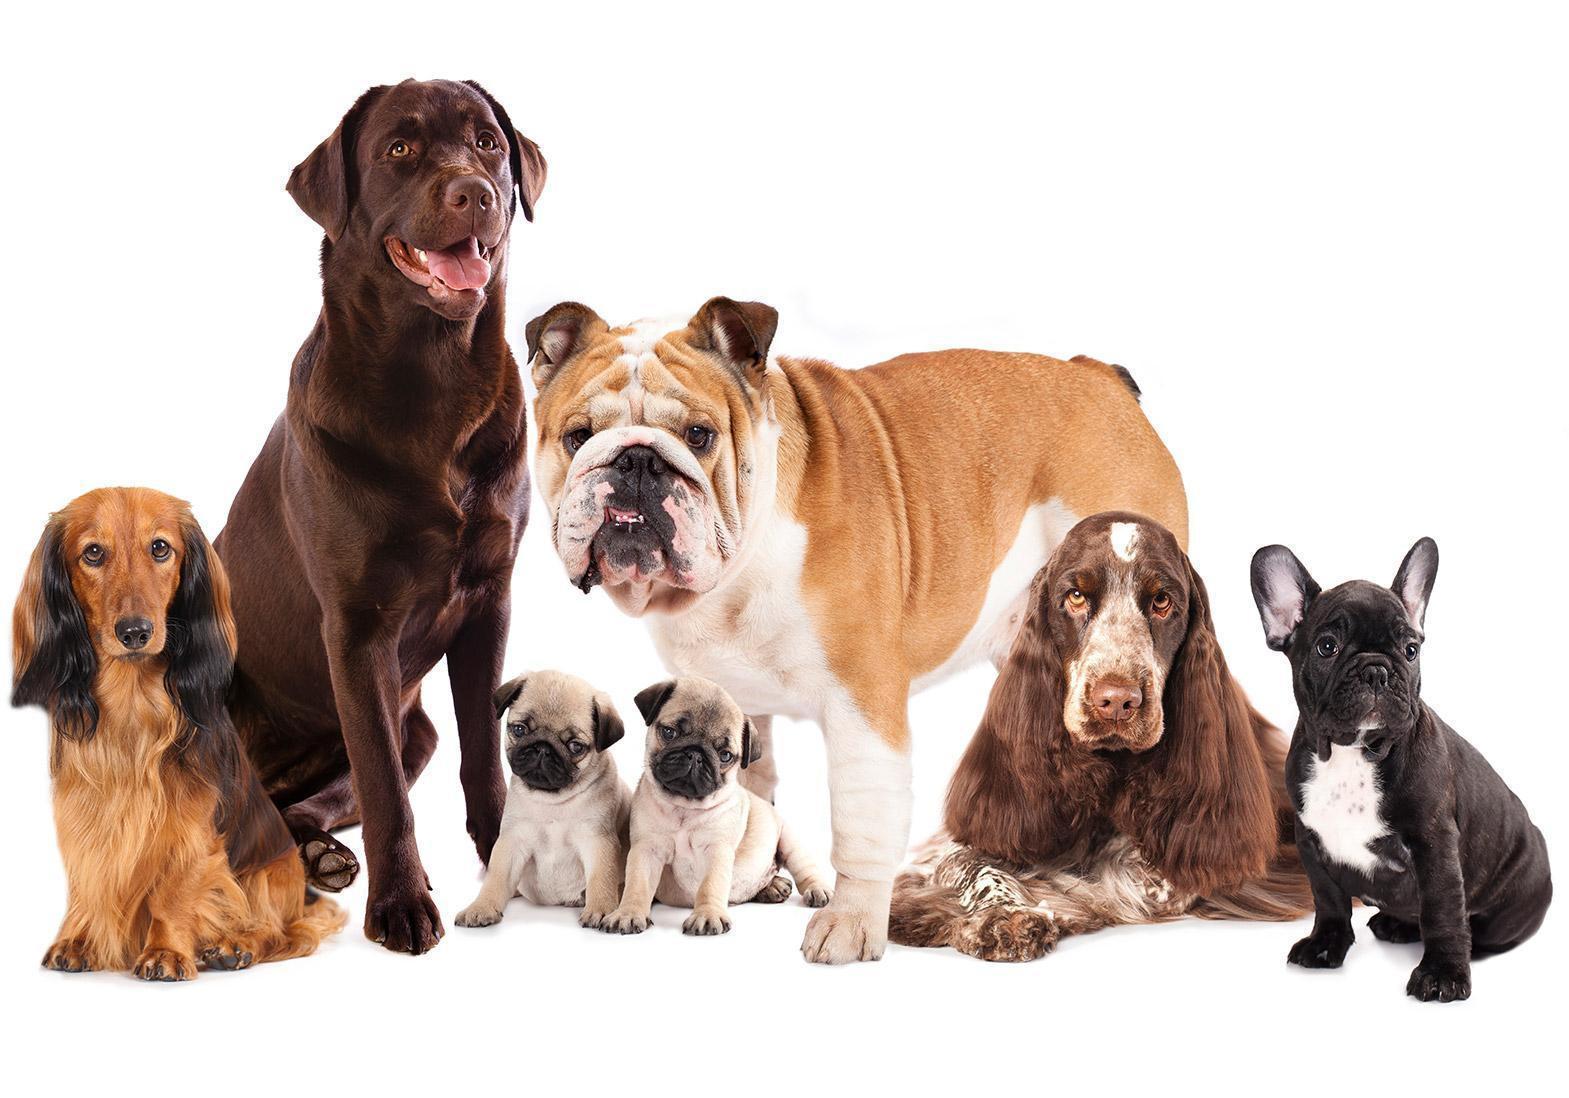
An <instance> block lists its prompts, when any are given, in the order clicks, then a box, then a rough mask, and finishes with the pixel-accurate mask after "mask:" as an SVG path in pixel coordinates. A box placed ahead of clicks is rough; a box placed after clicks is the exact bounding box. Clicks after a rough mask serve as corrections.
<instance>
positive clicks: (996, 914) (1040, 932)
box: [953, 907, 1062, 962]
mask: <svg viewBox="0 0 1569 1098" xmlns="http://www.w3.org/2000/svg"><path fill="white" fill-rule="evenodd" d="M1061 937H1062V933H1061V932H1060V931H1059V930H1058V929H1057V924H1056V923H1055V922H1053V921H1052V917H1051V916H1050V915H1048V914H1047V913H1046V912H1044V911H1037V910H1035V909H1034V908H1028V907H995V908H991V909H989V910H986V911H981V912H978V913H977V914H975V915H972V916H970V917H969V918H968V919H965V920H964V921H963V922H962V923H960V924H959V926H958V927H957V929H956V930H955V931H954V935H953V947H954V948H955V949H957V950H958V951H959V952H960V953H968V954H969V955H970V956H971V957H979V958H980V959H981V960H983V961H1005V962H1019V961H1034V960H1037V959H1038V958H1041V957H1044V956H1046V954H1048V953H1050V952H1051V950H1052V947H1053V946H1055V945H1056V944H1057V941H1058V939H1059V938H1061Z"/></svg>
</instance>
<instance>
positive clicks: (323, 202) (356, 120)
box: [288, 84, 387, 243]
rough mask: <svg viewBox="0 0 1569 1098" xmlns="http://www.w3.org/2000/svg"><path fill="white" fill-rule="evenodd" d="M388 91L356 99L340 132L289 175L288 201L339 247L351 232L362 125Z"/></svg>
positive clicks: (380, 87)
mask: <svg viewBox="0 0 1569 1098" xmlns="http://www.w3.org/2000/svg"><path fill="white" fill-rule="evenodd" d="M386 90H387V86H386V85H384V84H383V85H378V86H377V87H374V88H370V89H368V90H367V91H366V92H365V93H364V94H363V95H361V96H360V97H359V98H358V99H356V100H355V101H354V106H352V107H350V108H349V109H348V112H347V113H346V114H344V116H343V120H342V121H340V122H339V123H338V125H337V128H336V129H334V130H333V131H332V133H330V134H328V135H327V139H326V140H325V141H323V142H322V143H321V144H320V145H317V146H316V150H315V151H314V152H312V153H311V154H310V155H309V156H307V157H306V158H305V159H304V160H302V161H300V163H299V164H297V165H296V166H295V168H294V170H293V171H292V172H290V173H289V184H288V190H289V197H290V198H292V199H294V201H295V203H296V204H297V205H298V206H299V207H300V209H302V210H304V211H305V212H306V213H307V214H309V215H310V219H311V220H312V221H314V222H316V224H318V225H320V226H321V227H322V230H323V231H324V232H326V234H327V239H328V240H329V241H331V242H333V243H337V240H338V238H339V237H340V236H342V235H343V231H344V230H345V229H347V228H348V226H349V210H350V209H352V208H353V206H354V194H355V190H356V188H357V185H358V182H359V181H358V179H357V177H356V172H355V166H354V141H355V137H356V135H357V132H358V127H359V124H360V121H361V120H362V119H363V118H364V117H365V112H366V110H367V109H369V107H370V105H371V104H372V103H374V102H375V101H376V100H377V99H379V98H381V95H382V93H383V92H385V91H386Z"/></svg>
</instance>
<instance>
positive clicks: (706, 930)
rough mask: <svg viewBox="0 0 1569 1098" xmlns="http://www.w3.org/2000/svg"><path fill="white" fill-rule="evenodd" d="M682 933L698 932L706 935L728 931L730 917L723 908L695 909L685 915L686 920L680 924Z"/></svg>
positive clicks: (726, 932)
mask: <svg viewBox="0 0 1569 1098" xmlns="http://www.w3.org/2000/svg"><path fill="white" fill-rule="evenodd" d="M681 933H682V934H700V935H703V936H704V937H708V936H711V935H714V934H728V933H730V917H729V916H728V915H726V914H725V912H724V909H723V908H712V909H708V910H695V911H693V912H692V914H690V915H688V916H687V917H686V922H684V923H682V924H681Z"/></svg>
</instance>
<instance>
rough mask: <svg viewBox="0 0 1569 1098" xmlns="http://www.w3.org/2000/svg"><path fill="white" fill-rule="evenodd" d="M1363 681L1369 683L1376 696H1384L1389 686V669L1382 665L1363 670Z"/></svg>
mask: <svg viewBox="0 0 1569 1098" xmlns="http://www.w3.org/2000/svg"><path fill="white" fill-rule="evenodd" d="M1362 681H1363V682H1365V683H1367V685H1368V688H1369V689H1371V690H1372V691H1373V694H1374V696H1377V695H1379V694H1382V693H1383V692H1384V691H1385V690H1386V689H1387V688H1388V686H1389V668H1387V667H1385V666H1384V665H1383V664H1381V663H1375V664H1372V665H1371V666H1369V667H1365V668H1363V669H1362Z"/></svg>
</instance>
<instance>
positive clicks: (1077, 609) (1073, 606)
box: [1062, 587, 1090, 614]
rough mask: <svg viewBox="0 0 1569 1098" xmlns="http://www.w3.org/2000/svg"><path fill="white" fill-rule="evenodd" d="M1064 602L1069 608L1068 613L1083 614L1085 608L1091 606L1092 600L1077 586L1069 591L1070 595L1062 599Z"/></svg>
mask: <svg viewBox="0 0 1569 1098" xmlns="http://www.w3.org/2000/svg"><path fill="white" fill-rule="evenodd" d="M1062 604H1063V605H1064V606H1066V607H1067V608H1068V613H1070V614H1082V613H1084V611H1085V608H1086V607H1088V606H1089V604H1090V600H1089V599H1087V598H1085V596H1084V592H1083V591H1080V590H1079V589H1078V588H1077V587H1075V588H1074V589H1073V590H1072V591H1069V592H1068V597H1067V598H1065V599H1063V600H1062Z"/></svg>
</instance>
